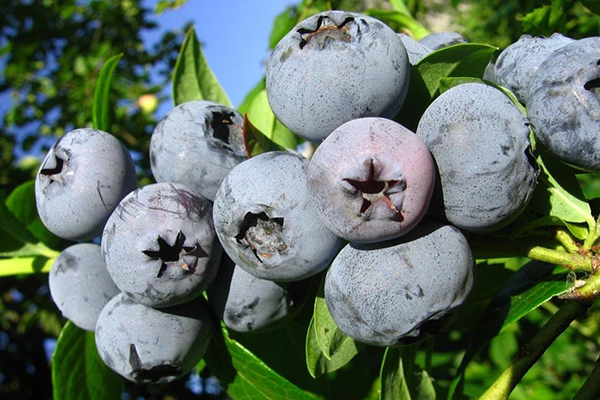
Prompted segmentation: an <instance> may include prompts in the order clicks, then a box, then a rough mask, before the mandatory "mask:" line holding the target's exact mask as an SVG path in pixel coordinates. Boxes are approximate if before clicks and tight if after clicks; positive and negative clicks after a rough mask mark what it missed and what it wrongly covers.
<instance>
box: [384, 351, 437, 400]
mask: <svg viewBox="0 0 600 400" xmlns="http://www.w3.org/2000/svg"><path fill="white" fill-rule="evenodd" d="M407 353H408V352H407V351H406V349H405V348H400V347H389V348H388V349H386V352H385V355H384V356H383V362H382V364H381V391H380V397H379V398H380V399H381V400H435V399H436V393H435V388H434V387H433V383H432V381H431V378H430V377H429V374H427V372H426V371H423V370H421V369H420V368H419V367H418V366H417V365H416V364H414V363H413V362H411V360H409V358H411V357H410V356H409V355H408V354H407ZM405 364H406V365H405Z"/></svg>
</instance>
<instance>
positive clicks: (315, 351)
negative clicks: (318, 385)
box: [306, 319, 362, 378]
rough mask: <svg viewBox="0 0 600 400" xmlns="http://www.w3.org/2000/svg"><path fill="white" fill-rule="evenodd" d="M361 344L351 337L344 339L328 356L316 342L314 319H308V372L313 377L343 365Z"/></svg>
mask: <svg viewBox="0 0 600 400" xmlns="http://www.w3.org/2000/svg"><path fill="white" fill-rule="evenodd" d="M360 348H362V345H361V344H360V343H356V342H354V341H353V340H352V339H350V340H348V341H346V342H345V343H344V345H342V347H341V348H339V349H338V351H336V352H335V353H334V354H333V355H332V356H330V357H329V358H327V357H325V354H323V352H322V351H321V348H320V347H319V344H318V343H317V333H316V331H315V325H314V319H312V320H311V321H310V325H309V327H308V332H307V334H306V366H307V367H308V372H309V373H310V375H311V376H312V377H313V378H317V377H319V376H321V375H323V374H327V373H329V372H333V371H336V370H338V369H340V368H342V367H343V366H345V365H346V364H347V363H348V362H349V361H350V360H352V358H354V356H355V355H356V354H358V352H359V350H360Z"/></svg>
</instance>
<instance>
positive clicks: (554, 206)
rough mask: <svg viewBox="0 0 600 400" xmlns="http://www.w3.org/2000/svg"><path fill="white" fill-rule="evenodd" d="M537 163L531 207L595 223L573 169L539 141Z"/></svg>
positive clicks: (536, 150) (536, 146)
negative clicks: (538, 172) (535, 186)
mask: <svg viewBox="0 0 600 400" xmlns="http://www.w3.org/2000/svg"><path fill="white" fill-rule="evenodd" d="M534 151H535V153H536V160H537V163H538V165H539V166H540V175H539V178H538V182H539V183H538V186H537V188H536V190H535V192H534V195H533V199H532V204H533V207H534V208H535V209H536V211H538V212H539V213H541V214H542V215H550V216H553V217H557V218H559V219H561V220H563V221H566V222H572V223H582V222H586V223H588V225H590V226H591V225H593V224H594V219H593V217H592V214H591V209H590V206H589V204H588V203H587V201H586V198H585V196H584V194H583V192H582V190H581V187H580V185H579V182H578V181H577V178H576V177H575V171H574V170H573V169H572V168H570V167H569V166H567V165H565V164H563V163H562V162H560V161H559V160H557V159H556V158H555V157H554V156H552V155H551V154H550V153H549V152H548V151H547V150H546V149H545V148H544V147H543V146H542V145H541V144H540V143H539V142H537V143H535V150H534Z"/></svg>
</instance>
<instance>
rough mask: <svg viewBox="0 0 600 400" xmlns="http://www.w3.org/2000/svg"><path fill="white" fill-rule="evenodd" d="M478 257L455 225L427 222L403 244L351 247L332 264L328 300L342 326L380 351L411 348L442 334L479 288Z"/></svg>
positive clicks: (358, 339)
mask: <svg viewBox="0 0 600 400" xmlns="http://www.w3.org/2000/svg"><path fill="white" fill-rule="evenodd" d="M472 269H473V256H472V254H471V250H470V248H469V245H468V243H467V241H466V239H465V237H464V236H463V235H462V234H461V233H460V231H459V230H458V229H456V228H455V227H453V226H451V225H444V224H442V223H440V222H437V221H433V220H423V222H421V223H420V224H419V225H418V226H417V227H416V228H415V229H413V230H412V231H411V232H410V233H408V234H407V235H405V236H402V237H400V238H398V239H395V240H393V241H388V242H382V243H373V244H357V243H351V244H349V245H347V246H346V247H344V248H343V249H342V250H341V251H340V253H339V254H338V256H337V257H336V258H335V260H334V261H333V263H332V264H331V268H329V270H328V271H327V276H326V278H325V300H326V302H327V307H328V309H329V311H330V313H331V316H332V317H333V319H334V321H335V323H336V324H337V325H338V327H339V328H340V329H341V330H342V331H343V332H344V333H346V334H347V335H348V336H350V337H352V338H353V339H355V340H357V341H359V342H363V343H367V344H371V345H374V346H395V345H400V344H406V343H411V342H413V341H416V340H418V339H420V338H423V337H425V336H426V333H435V332H432V331H434V330H435V329H439V327H438V326H437V325H439V324H438V322H439V320H440V318H442V317H443V316H446V315H447V314H448V313H450V312H451V311H452V310H453V309H455V308H456V307H458V306H460V305H461V304H462V303H463V302H464V300H465V298H466V297H467V295H468V294H469V292H470V290H471V287H472V283H473V277H472V275H473V272H472Z"/></svg>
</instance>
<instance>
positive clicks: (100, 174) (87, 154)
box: [35, 128, 137, 241]
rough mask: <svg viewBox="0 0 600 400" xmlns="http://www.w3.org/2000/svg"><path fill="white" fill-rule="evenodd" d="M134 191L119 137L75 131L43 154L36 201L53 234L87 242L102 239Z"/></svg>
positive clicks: (133, 179) (132, 172) (129, 164)
mask: <svg viewBox="0 0 600 400" xmlns="http://www.w3.org/2000/svg"><path fill="white" fill-rule="evenodd" d="M136 187H137V177H136V171H135V166H134V165H133V161H132V159H131V155H130V154H129V152H128V151H127V149H126V148H125V146H123V144H121V142H119V140H117V138H115V137H114V136H112V135H110V134H108V133H106V132H103V131H99V130H96V129H87V128H86V129H76V130H74V131H71V132H69V133H67V134H65V135H64V136H63V137H61V138H60V139H59V140H58V141H57V142H56V143H55V144H54V145H53V146H52V148H51V149H50V151H49V152H48V154H47V155H46V158H45V159H44V161H43V162H42V165H41V167H40V169H39V171H38V173H37V176H36V179H35V199H36V205H37V210H38V213H39V215H40V218H41V220H42V222H43V223H44V225H45V226H46V227H47V228H48V229H49V230H50V231H51V232H52V233H54V234H55V235H57V236H60V237H61V238H64V239H68V240H74V241H86V240H90V239H93V238H95V237H98V236H100V235H101V234H102V229H103V228H104V224H105V223H106V220H108V217H109V216H110V214H111V213H112V212H113V210H114V209H115V207H117V204H119V202H120V201H121V199H122V198H123V197H125V195H126V194H127V193H129V192H131V191H132V190H134V189H135V188H136Z"/></svg>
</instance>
